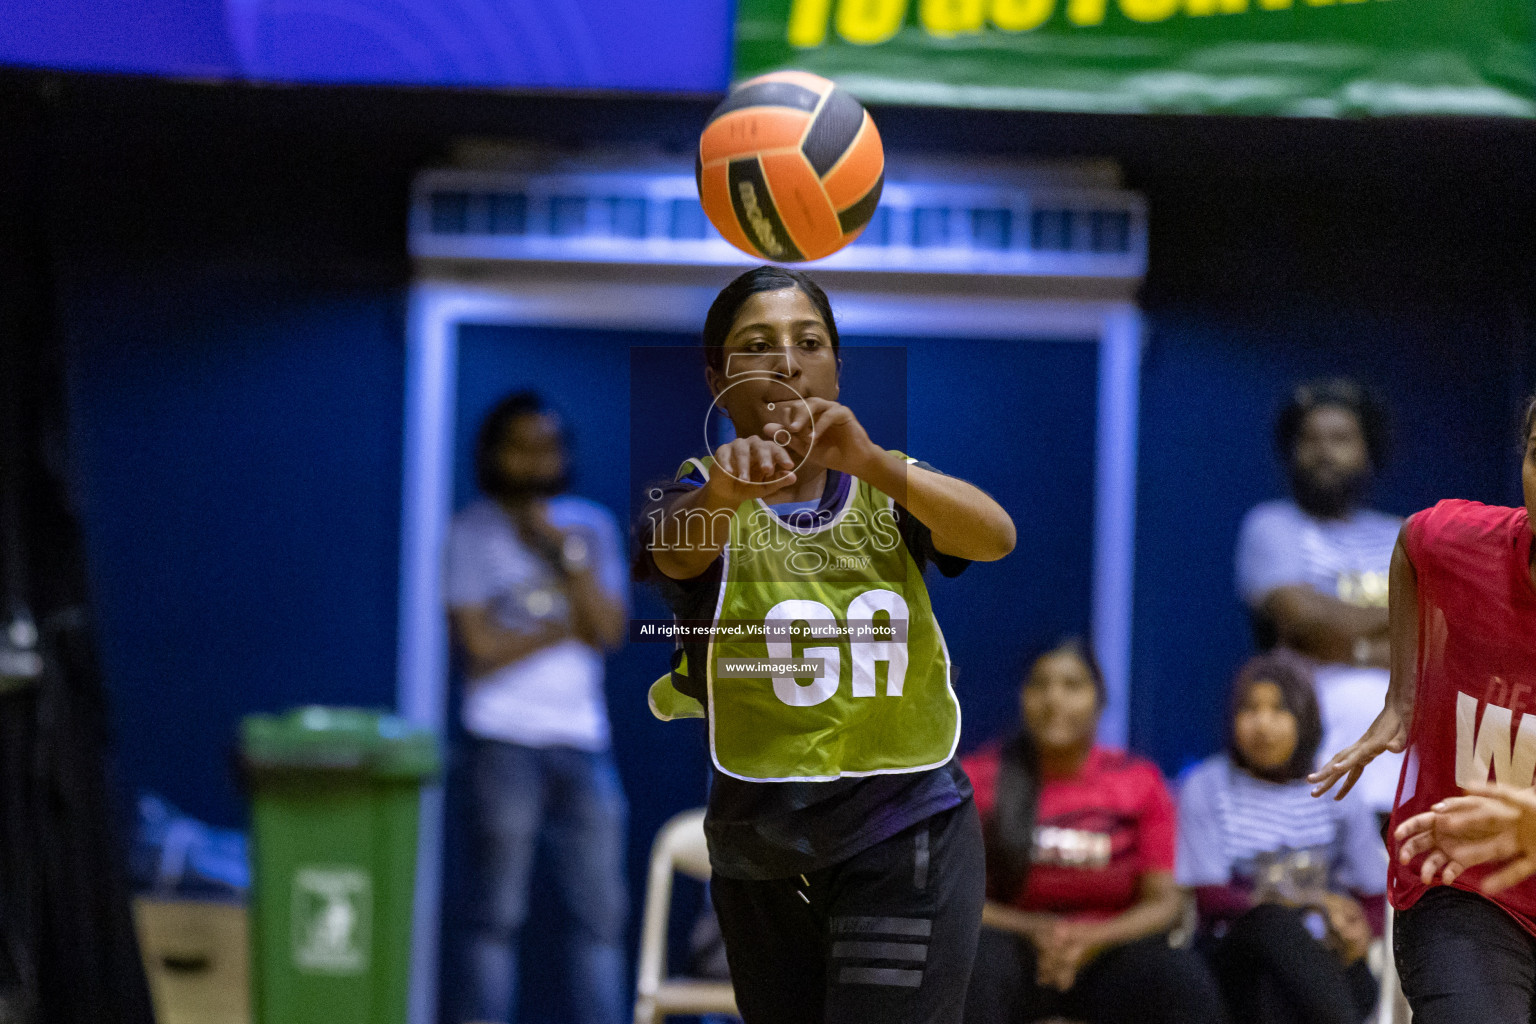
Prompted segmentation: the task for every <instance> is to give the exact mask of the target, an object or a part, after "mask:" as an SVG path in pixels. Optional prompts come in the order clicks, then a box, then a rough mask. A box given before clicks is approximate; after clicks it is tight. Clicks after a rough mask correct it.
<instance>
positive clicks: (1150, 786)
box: [1136, 761, 1178, 874]
mask: <svg viewBox="0 0 1536 1024" xmlns="http://www.w3.org/2000/svg"><path fill="white" fill-rule="evenodd" d="M1136 767H1137V768H1138V769H1139V772H1140V774H1141V775H1142V776H1143V778H1144V782H1143V786H1144V787H1145V791H1144V793H1143V795H1142V805H1141V822H1140V834H1139V835H1138V836H1137V846H1138V848H1139V849H1140V853H1141V856H1140V860H1141V870H1143V871H1165V872H1167V873H1169V874H1172V873H1173V863H1174V849H1175V847H1176V846H1177V845H1178V843H1177V839H1178V832H1177V830H1176V829H1177V826H1176V825H1175V821H1176V819H1177V815H1176V814H1175V812H1174V808H1173V797H1172V796H1171V795H1170V794H1169V792H1168V784H1167V783H1166V782H1164V781H1163V773H1162V772H1160V771H1158V770H1157V766H1156V765H1154V764H1152V763H1151V762H1148V761H1142V762H1140V763H1139V764H1138V765H1137V766H1136Z"/></svg>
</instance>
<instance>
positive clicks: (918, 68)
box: [735, 0, 1536, 117]
mask: <svg viewBox="0 0 1536 1024" xmlns="http://www.w3.org/2000/svg"><path fill="white" fill-rule="evenodd" d="M1532 8H1533V4H1532V0H737V14H736V66H735V72H736V77H737V80H738V81H739V80H741V79H744V78H750V77H752V76H753V75H758V74H762V73H763V72H765V71H776V70H781V69H785V68H798V69H800V70H804V71H813V72H816V73H817V74H820V75H824V76H826V77H828V78H832V79H835V80H836V81H837V82H838V83H840V84H841V85H843V86H844V87H846V88H848V89H849V90H850V91H852V92H853V93H854V94H855V95H857V96H858V97H860V98H861V99H864V100H866V101H870V102H875V103H900V104H931V105H938V106H952V107H993V108H1008V109H1028V110H1077V111H1099V112H1106V113H1234V114H1287V115H1296V116H1307V117H1340V116H1369V115H1390V114H1472V115H1493V116H1513V117H1531V116H1533V115H1536V52H1533V32H1532V23H1533V16H1532Z"/></svg>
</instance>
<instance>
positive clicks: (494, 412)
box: [475, 391, 571, 495]
mask: <svg viewBox="0 0 1536 1024" xmlns="http://www.w3.org/2000/svg"><path fill="white" fill-rule="evenodd" d="M549 411H550V409H549V407H548V406H547V405H546V404H545V403H544V399H543V397H542V396H541V395H540V394H539V393H538V392H537V391H515V392H513V393H512V394H510V395H507V396H506V397H505V398H503V399H501V401H499V402H497V403H496V404H495V405H493V406H491V411H490V412H488V413H486V414H485V419H483V420H481V421H480V429H479V431H478V432H477V433H476V434H475V484H476V486H478V487H479V488H480V492H481V493H482V494H487V495H497V494H500V493H501V492H502V489H503V481H502V479H501V469H500V467H499V466H498V465H497V464H496V449H497V447H499V446H500V445H501V443H502V442H503V441H505V440H506V439H507V431H508V430H510V429H511V427H512V424H513V423H514V422H516V421H517V420H518V419H519V418H521V417H523V416H537V415H540V414H542V413H546V412H549ZM561 436H562V439H563V441H564V443H565V445H566V448H567V449H569V447H570V443H571V439H570V437H569V436H566V435H565V433H564V426H563V425H562V427H561Z"/></svg>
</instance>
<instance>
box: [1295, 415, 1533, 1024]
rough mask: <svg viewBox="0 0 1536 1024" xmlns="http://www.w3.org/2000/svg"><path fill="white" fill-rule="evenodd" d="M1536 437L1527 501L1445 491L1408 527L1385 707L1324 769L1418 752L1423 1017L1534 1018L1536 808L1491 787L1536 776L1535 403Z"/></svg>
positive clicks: (1411, 985)
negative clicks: (1495, 502)
mask: <svg viewBox="0 0 1536 1024" xmlns="http://www.w3.org/2000/svg"><path fill="white" fill-rule="evenodd" d="M1523 438H1524V442H1525V460H1524V465H1523V469H1522V482H1523V485H1524V492H1525V507H1524V508H1500V507H1495V506H1489V505H1481V504H1478V503H1476V502H1470V501H1442V502H1440V503H1439V504H1438V505H1436V506H1435V507H1434V508H1432V509H1427V510H1425V511H1423V512H1420V513H1418V514H1416V515H1414V516H1412V517H1411V518H1410V519H1409V520H1408V522H1407V523H1406V524H1405V525H1404V527H1403V531H1402V534H1401V535H1400V536H1399V538H1398V544H1397V548H1396V550H1395V551H1394V552H1393V555H1392V569H1391V580H1390V587H1391V610H1390V617H1391V647H1392V682H1391V686H1390V687H1389V689H1388V692H1387V703H1386V707H1385V708H1383V710H1382V712H1381V715H1380V716H1378V717H1377V719H1376V721H1375V722H1374V723H1373V724H1372V725H1371V728H1370V729H1369V730H1367V732H1366V734H1365V735H1364V736H1362V737H1361V738H1360V740H1359V741H1358V742H1356V743H1355V744H1353V745H1352V746H1350V747H1348V748H1346V749H1344V750H1342V751H1340V752H1339V753H1338V754H1337V755H1336V756H1335V757H1334V758H1333V759H1332V760H1331V761H1329V762H1328V764H1327V765H1325V766H1324V767H1323V768H1322V769H1321V770H1320V771H1318V772H1317V773H1315V774H1314V775H1313V776H1312V781H1313V782H1315V783H1316V784H1317V788H1316V790H1315V791H1314V793H1315V794H1316V795H1321V794H1322V793H1324V792H1326V791H1327V790H1328V789H1329V788H1330V787H1332V786H1333V785H1334V783H1336V782H1339V781H1340V780H1341V779H1342V780H1343V783H1344V784H1343V786H1342V787H1341V789H1340V792H1341V794H1342V793H1343V792H1347V791H1348V789H1349V787H1350V786H1352V785H1353V784H1354V781H1355V779H1357V778H1358V777H1359V774H1360V771H1361V769H1362V768H1364V767H1365V765H1366V764H1368V763H1370V761H1371V759H1372V758H1373V757H1375V756H1376V755H1377V754H1379V753H1381V752H1382V751H1383V750H1398V751H1401V750H1406V751H1407V752H1408V756H1407V758H1406V759H1405V760H1404V762H1403V772H1402V777H1401V779H1400V780H1399V783H1398V793H1397V806H1396V809H1395V810H1394V811H1393V815H1392V824H1393V828H1394V833H1393V838H1392V846H1393V850H1392V852H1393V855H1394V856H1393V862H1394V863H1393V866H1392V873H1391V877H1390V879H1389V895H1390V896H1391V900H1392V905H1393V906H1394V907H1395V908H1397V910H1398V919H1397V927H1396V933H1395V937H1394V945H1395V947H1396V949H1395V952H1396V956H1397V967H1398V973H1399V975H1400V976H1401V978H1402V983H1403V991H1404V993H1405V994H1406V995H1407V996H1408V1001H1409V1004H1410V1005H1411V1006H1412V1007H1413V1014H1414V1020H1415V1022H1416V1024H1442V1022H1446V1024H1452V1022H1462V1021H1479V1022H1488V1024H1505V1022H1509V1024H1513V1022H1516V1021H1518V1022H1521V1024H1526V1022H1529V1021H1531V1020H1532V1012H1533V1007H1536V879H1533V878H1531V877H1530V876H1531V875H1532V874H1533V873H1536V860H1531V861H1529V862H1527V861H1526V859H1525V858H1526V857H1527V853H1526V852H1525V850H1524V849H1523V844H1524V843H1525V842H1527V841H1529V842H1530V843H1531V844H1532V847H1533V848H1532V849H1531V850H1530V851H1529V852H1530V853H1531V854H1536V830H1531V829H1529V828H1526V829H1524V830H1522V829H1521V823H1522V822H1524V821H1526V817H1527V814H1528V813H1536V811H1532V810H1531V809H1529V808H1527V803H1528V801H1527V799H1526V798H1524V797H1512V796H1510V795H1509V794H1508V792H1507V791H1502V790H1491V789H1489V788H1488V786H1487V784H1488V783H1489V782H1490V781H1492V782H1494V783H1497V784H1499V785H1500V786H1504V787H1510V788H1513V789H1516V790H1528V789H1530V788H1531V785H1532V781H1533V780H1532V776H1533V773H1536V715H1533V714H1532V713H1531V712H1536V560H1533V525H1532V524H1533V523H1536V400H1533V401H1532V402H1531V403H1530V405H1529V406H1528V407H1527V410H1526V416H1525V429H1524V432H1523ZM1463 792H1471V793H1473V794H1475V795H1474V796H1472V797H1463V796H1461V794H1462V793H1463ZM1420 856H1423V858H1424V859H1423V861H1422V863H1420V864H1418V865H1417V866H1416V865H1414V864H1413V861H1414V860H1415V859H1416V858H1418V857H1420ZM1510 857H1515V858H1517V859H1516V860H1514V862H1513V863H1511V864H1509V865H1508V870H1500V868H1499V864H1498V863H1497V862H1498V861H1500V860H1508V859H1509V858H1510Z"/></svg>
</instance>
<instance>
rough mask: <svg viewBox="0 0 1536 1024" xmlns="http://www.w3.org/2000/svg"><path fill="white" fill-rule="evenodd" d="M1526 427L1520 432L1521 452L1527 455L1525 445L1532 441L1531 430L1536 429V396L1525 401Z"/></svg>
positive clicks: (1524, 420)
mask: <svg viewBox="0 0 1536 1024" xmlns="http://www.w3.org/2000/svg"><path fill="white" fill-rule="evenodd" d="M1523 422H1524V424H1525V425H1524V427H1523V428H1521V430H1520V452H1521V454H1524V453H1525V444H1526V442H1527V441H1529V440H1530V439H1531V428H1532V427H1536V395H1532V396H1531V397H1530V398H1528V399H1526V401H1525V417H1524V419H1523Z"/></svg>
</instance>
